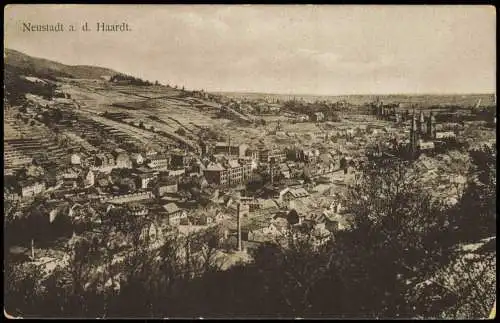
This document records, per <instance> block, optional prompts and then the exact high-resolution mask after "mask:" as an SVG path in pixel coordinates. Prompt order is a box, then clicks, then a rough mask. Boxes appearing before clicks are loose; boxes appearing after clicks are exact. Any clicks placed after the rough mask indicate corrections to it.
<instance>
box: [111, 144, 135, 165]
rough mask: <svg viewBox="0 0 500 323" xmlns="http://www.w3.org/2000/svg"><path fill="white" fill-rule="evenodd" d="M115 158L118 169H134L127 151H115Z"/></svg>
mask: <svg viewBox="0 0 500 323" xmlns="http://www.w3.org/2000/svg"><path fill="white" fill-rule="evenodd" d="M113 157H114V158H115V164H116V167H117V168H132V160H131V159H130V156H129V155H128V153H127V152H126V151H125V150H123V149H115V151H114V152H113Z"/></svg>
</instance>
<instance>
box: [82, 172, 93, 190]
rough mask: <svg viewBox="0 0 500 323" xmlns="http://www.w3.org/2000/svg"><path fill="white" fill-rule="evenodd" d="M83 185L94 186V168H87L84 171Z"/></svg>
mask: <svg viewBox="0 0 500 323" xmlns="http://www.w3.org/2000/svg"><path fill="white" fill-rule="evenodd" d="M82 181H83V186H85V187H87V186H94V184H95V174H94V172H93V171H92V170H87V171H85V172H83V173H82Z"/></svg>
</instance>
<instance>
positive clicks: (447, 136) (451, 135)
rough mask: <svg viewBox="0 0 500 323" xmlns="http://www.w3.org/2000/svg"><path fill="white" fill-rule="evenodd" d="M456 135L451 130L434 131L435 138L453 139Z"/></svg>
mask: <svg viewBox="0 0 500 323" xmlns="http://www.w3.org/2000/svg"><path fill="white" fill-rule="evenodd" d="M455 138H456V135H455V133H454V132H452V131H442V132H436V139H455Z"/></svg>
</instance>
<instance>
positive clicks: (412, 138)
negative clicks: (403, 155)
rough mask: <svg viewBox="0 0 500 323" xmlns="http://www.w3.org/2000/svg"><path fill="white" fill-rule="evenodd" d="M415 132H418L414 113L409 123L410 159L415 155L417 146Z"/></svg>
mask: <svg viewBox="0 0 500 323" xmlns="http://www.w3.org/2000/svg"><path fill="white" fill-rule="evenodd" d="M417 131H418V128H417V117H416V116H415V113H413V116H412V121H411V130H410V155H411V157H412V158H414V157H415V156H416V153H417V144H418V134H417Z"/></svg>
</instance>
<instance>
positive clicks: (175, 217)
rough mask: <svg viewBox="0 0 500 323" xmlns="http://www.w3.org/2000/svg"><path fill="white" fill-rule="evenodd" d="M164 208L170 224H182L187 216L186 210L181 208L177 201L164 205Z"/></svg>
mask: <svg viewBox="0 0 500 323" xmlns="http://www.w3.org/2000/svg"><path fill="white" fill-rule="evenodd" d="M163 210H164V213H165V215H166V216H167V219H168V224H169V225H172V226H175V225H179V224H181V221H182V220H183V219H186V218H187V214H186V212H184V211H183V210H182V209H180V208H179V207H178V206H177V204H175V203H168V204H165V205H163Z"/></svg>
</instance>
